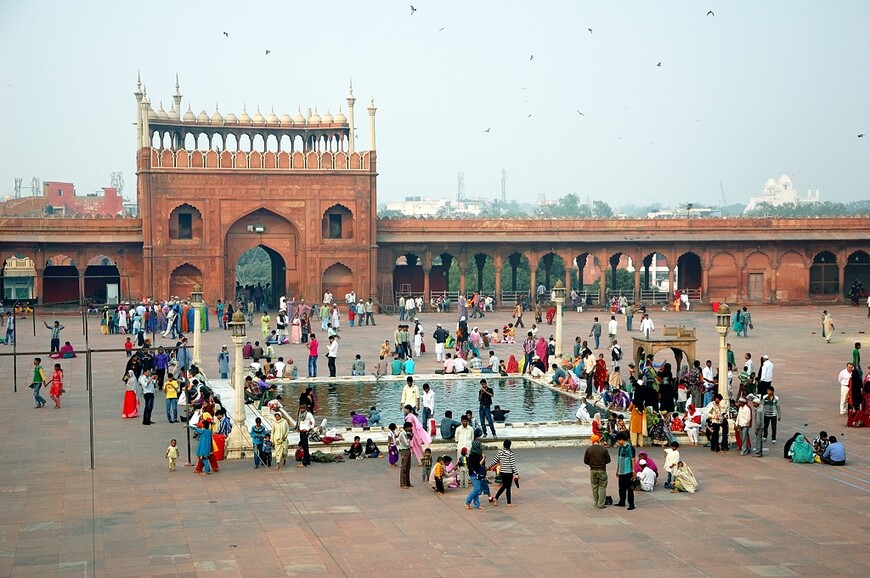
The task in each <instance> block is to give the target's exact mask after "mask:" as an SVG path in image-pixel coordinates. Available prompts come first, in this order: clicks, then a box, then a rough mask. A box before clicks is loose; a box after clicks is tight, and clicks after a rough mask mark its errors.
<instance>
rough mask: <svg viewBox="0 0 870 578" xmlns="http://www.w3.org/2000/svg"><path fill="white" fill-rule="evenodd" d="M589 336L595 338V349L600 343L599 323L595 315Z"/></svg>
mask: <svg viewBox="0 0 870 578" xmlns="http://www.w3.org/2000/svg"><path fill="white" fill-rule="evenodd" d="M589 337H592V338H594V339H595V349H598V346H599V345H600V343H601V323H599V322H598V318H597V317H596V318H595V319H594V320H593V323H592V329H591V330H590V331H589Z"/></svg>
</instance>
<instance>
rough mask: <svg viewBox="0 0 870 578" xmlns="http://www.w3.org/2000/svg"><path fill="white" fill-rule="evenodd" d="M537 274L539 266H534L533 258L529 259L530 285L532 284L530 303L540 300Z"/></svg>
mask: <svg viewBox="0 0 870 578" xmlns="http://www.w3.org/2000/svg"><path fill="white" fill-rule="evenodd" d="M537 275H538V267H537V265H534V266H533V265H532V260H531V259H529V285H530V292H531V301H530V303H537V302H538V282H537V279H536V277H537Z"/></svg>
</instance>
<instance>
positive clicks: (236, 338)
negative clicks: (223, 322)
mask: <svg viewBox="0 0 870 578" xmlns="http://www.w3.org/2000/svg"><path fill="white" fill-rule="evenodd" d="M228 325H229V326H230V330H231V331H232V339H233V345H234V352H235V356H236V357H235V366H234V368H233V373H232V375H233V379H232V384H233V387H234V388H235V390H236V391H235V393H236V397H235V406H236V407H235V415H233V430H232V431H231V432H230V435H229V437H228V438H227V456H228V457H232V458H238V459H245V452H246V451H249V450H251V449H253V444H252V442H251V437H250V435H249V434H248V430H247V428H245V380H244V377H242V343H244V341H245V331H246V327H247V320H246V319H245V314H244V313H242V312H241V311H236V312H235V313H233V320H232V321H230V322H229V324H228Z"/></svg>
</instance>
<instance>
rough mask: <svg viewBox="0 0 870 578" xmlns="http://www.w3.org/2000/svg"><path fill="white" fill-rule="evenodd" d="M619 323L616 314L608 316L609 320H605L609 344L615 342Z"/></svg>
mask: <svg viewBox="0 0 870 578" xmlns="http://www.w3.org/2000/svg"><path fill="white" fill-rule="evenodd" d="M618 328H619V324H618V323H617V322H616V315H611V316H610V321H608V322H607V338H608V339H610V344H611V345H613V344H614V343H616V330H617V329H618Z"/></svg>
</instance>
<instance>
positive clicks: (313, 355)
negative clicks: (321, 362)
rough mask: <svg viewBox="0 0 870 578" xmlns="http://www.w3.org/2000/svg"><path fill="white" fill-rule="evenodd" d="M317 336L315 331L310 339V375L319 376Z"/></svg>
mask: <svg viewBox="0 0 870 578" xmlns="http://www.w3.org/2000/svg"><path fill="white" fill-rule="evenodd" d="M318 345H320V343H319V342H318V341H317V336H316V335H314V334H313V333H312V334H311V337H310V338H309V340H308V377H317V355H318V352H317V346H318Z"/></svg>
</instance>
